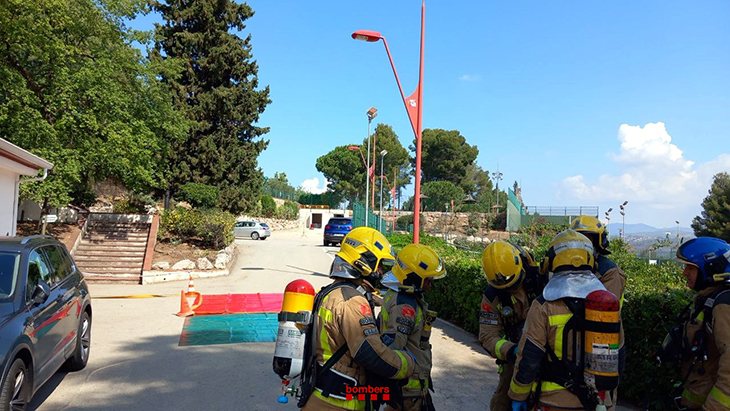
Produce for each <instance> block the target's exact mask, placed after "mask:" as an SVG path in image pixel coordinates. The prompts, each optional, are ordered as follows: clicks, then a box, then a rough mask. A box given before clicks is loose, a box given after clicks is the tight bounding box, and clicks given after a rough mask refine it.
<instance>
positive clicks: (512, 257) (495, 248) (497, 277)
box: [482, 241, 525, 288]
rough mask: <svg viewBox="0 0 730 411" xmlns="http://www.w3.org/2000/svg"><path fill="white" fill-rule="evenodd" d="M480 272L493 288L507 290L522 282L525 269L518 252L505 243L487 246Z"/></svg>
mask: <svg viewBox="0 0 730 411" xmlns="http://www.w3.org/2000/svg"><path fill="white" fill-rule="evenodd" d="M482 271H484V275H485V276H486V277H487V282H488V283H489V285H491V286H492V287H494V288H509V287H512V286H513V285H515V284H519V283H520V282H522V279H523V277H524V274H525V267H524V266H523V265H522V257H521V256H520V250H518V249H517V247H515V246H513V245H512V244H510V243H507V242H505V241H495V242H493V243H491V244H489V245H488V246H487V247H486V248H485V249H484V253H482Z"/></svg>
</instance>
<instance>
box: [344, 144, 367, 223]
mask: <svg viewBox="0 0 730 411" xmlns="http://www.w3.org/2000/svg"><path fill="white" fill-rule="evenodd" d="M347 149H348V150H352V151H359V152H360V158H362V165H363V167H365V178H366V179H368V180H369V179H370V177H369V176H368V175H367V174H368V171H369V167H368V164H367V162H366V161H365V156H364V155H363V154H362V147H360V146H348V147H347ZM367 187H368V186H367V185H366V186H365V190H366V191H365V226H366V227H367V225H368V192H367Z"/></svg>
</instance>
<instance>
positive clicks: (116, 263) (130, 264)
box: [76, 259, 143, 271]
mask: <svg viewBox="0 0 730 411" xmlns="http://www.w3.org/2000/svg"><path fill="white" fill-rule="evenodd" d="M142 263H143V261H142V260H139V259H138V260H134V261H120V260H112V261H104V260H97V261H76V265H77V266H79V267H85V268H89V267H102V268H104V267H117V268H130V269H131V268H142ZM82 271H83V270H82Z"/></svg>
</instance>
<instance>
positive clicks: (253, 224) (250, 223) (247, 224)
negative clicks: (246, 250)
mask: <svg viewBox="0 0 730 411" xmlns="http://www.w3.org/2000/svg"><path fill="white" fill-rule="evenodd" d="M255 225H256V223H252V222H250V221H249V222H248V223H246V227H253V226H255Z"/></svg>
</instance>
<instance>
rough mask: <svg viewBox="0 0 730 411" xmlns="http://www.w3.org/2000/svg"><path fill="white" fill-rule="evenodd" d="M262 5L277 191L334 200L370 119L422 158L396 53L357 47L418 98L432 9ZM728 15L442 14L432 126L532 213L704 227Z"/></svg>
mask: <svg viewBox="0 0 730 411" xmlns="http://www.w3.org/2000/svg"><path fill="white" fill-rule="evenodd" d="M248 3H249V5H250V6H251V7H252V8H253V9H254V10H255V12H256V15H255V16H254V17H253V18H252V19H250V20H249V21H248V27H247V29H246V30H245V31H244V33H243V34H251V35H252V45H253V54H254V57H255V59H256V60H257V62H258V64H259V80H260V83H261V84H262V85H269V86H270V87H271V98H272V100H273V102H272V104H270V105H269V106H268V107H267V109H266V111H265V113H264V114H263V115H262V117H261V121H260V124H261V125H263V126H269V127H271V132H270V133H269V134H267V135H266V138H267V139H269V140H270V144H269V148H268V149H267V150H266V151H265V152H264V153H263V154H262V155H261V156H260V158H259V163H260V166H261V168H262V169H263V171H264V174H265V175H267V176H273V174H274V172H282V171H283V172H286V174H287V176H288V177H289V180H290V182H291V183H292V184H293V185H295V186H296V185H301V184H303V183H305V181H307V180H309V181H308V182H307V183H306V184H307V186H308V187H313V184H312V183H313V181H312V179H314V178H317V179H318V185H317V187H318V188H319V189H324V177H323V176H322V175H321V174H319V173H318V172H317V170H316V167H315V161H316V159H317V157H319V156H321V155H323V154H326V153H327V152H329V151H330V150H331V149H332V148H334V147H335V146H338V145H343V144H348V143H356V142H360V141H362V140H363V139H364V138H365V137H366V135H367V117H366V115H365V112H366V110H367V109H368V108H369V107H371V106H375V107H377V108H378V117H377V118H376V120H375V122H376V123H378V122H382V123H386V124H389V125H392V126H393V128H394V130H395V131H396V133H398V135H399V137H400V140H401V143H402V144H403V145H404V146H406V147H407V146H408V145H409V144H410V143H411V141H412V139H413V133H412V131H411V128H410V125H409V123H408V118H407V116H406V113H405V109H404V107H403V102H402V100H401V98H400V94H399V92H398V89H397V86H396V83H395V79H394V77H393V73H392V71H391V68H390V65H389V63H388V58H387V55H386V53H385V49H384V48H383V46H382V44H380V43H365V42H359V41H354V40H352V39H351V38H350V34H351V33H352V32H353V31H355V30H358V29H370V30H376V31H380V32H381V33H382V34H383V35H384V36H385V37H386V38H387V39H388V45H389V47H390V49H391V53H392V55H393V59H394V61H395V65H396V68H397V70H398V74H399V76H400V79H401V83H402V84H403V88H404V92H405V93H406V95H408V94H410V93H411V92H412V91H413V90H414V89H415V87H416V82H417V75H418V57H419V56H418V46H419V36H420V6H421V2H420V1H418V0H398V1H393V0H390V1H380V0H372V1H369V2H367V3H362V2H350V1H347V2H345V1H318V2H301V1H291V0H276V1H272V0H253V1H249V2H248ZM728 15H730V2H726V1H705V2H699V3H698V2H667V1H661V2H660V1H642V2H628V1H617V2H611V3H598V2H539V1H531V2H527V1H525V2H484V1H455V2H443V1H441V2H437V1H427V3H426V52H425V70H424V114H423V116H424V117H423V125H424V127H425V128H443V129H456V130H459V131H460V132H461V134H462V135H463V136H465V137H466V139H467V142H469V143H470V144H472V145H476V146H477V147H478V148H479V156H478V158H477V163H478V164H479V165H480V166H481V167H483V168H484V169H487V170H489V171H494V170H495V169H496V167H497V164H499V169H500V171H501V172H502V173H504V181H503V182H502V185H503V186H507V185H510V186H511V185H512V183H513V182H514V181H515V180H516V181H518V182H520V183H521V186H522V187H523V199H524V201H525V203H526V204H527V205H528V206H561V205H571V206H573V205H574V206H578V205H596V206H599V207H600V209H601V215H603V211H604V210H606V209H607V208H608V207H613V208H614V209H617V208H618V204H620V203H621V202H623V201H624V200H629V205H628V208H627V220H626V222H627V223H637V222H642V223H646V224H650V225H654V226H657V227H674V226H675V223H674V221H675V220H679V221H680V223H681V225H682V226H689V223H690V221H691V219H692V218H693V217H694V216H695V215H697V214H699V212H700V210H701V208H700V203H701V201H702V199H703V198H704V197H705V196H706V194H707V190H708V189H709V187H710V184H711V181H712V176H713V175H714V174H715V173H717V172H719V171H730V139H728V137H729V136H728V134H729V133H728V130H729V129H730V53H728V50H730V24H728V20H727V16H728ZM156 19H158V17H155V16H153V15H149V16H144V17H141V18H138V19H137V20H136V21H135V22H134V24H133V27H135V28H138V29H151V28H152V22H153V21H155V20H156ZM618 217H620V216H619V215H618V214H617V212H614V215H613V218H614V219H613V221H616V219H617V218H618Z"/></svg>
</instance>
